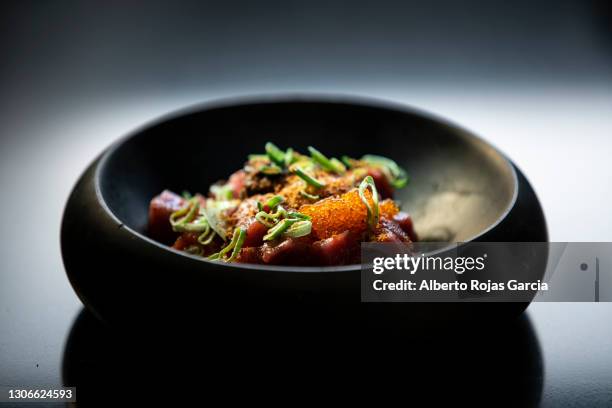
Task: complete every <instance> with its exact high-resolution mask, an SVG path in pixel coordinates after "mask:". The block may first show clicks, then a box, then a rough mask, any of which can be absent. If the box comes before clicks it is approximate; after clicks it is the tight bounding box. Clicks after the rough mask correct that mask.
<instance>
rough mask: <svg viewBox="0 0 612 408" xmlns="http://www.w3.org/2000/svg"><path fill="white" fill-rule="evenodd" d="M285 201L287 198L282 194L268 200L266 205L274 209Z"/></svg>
mask: <svg viewBox="0 0 612 408" xmlns="http://www.w3.org/2000/svg"><path fill="white" fill-rule="evenodd" d="M283 201H285V198H284V197H283V196H281V195H277V196H274V197H272V198H270V199H269V200H268V201H266V206H267V207H268V208H269V209H270V211H272V210H274V209H275V208H276V207H277V206H278V205H279V204H280V203H282V202H283Z"/></svg>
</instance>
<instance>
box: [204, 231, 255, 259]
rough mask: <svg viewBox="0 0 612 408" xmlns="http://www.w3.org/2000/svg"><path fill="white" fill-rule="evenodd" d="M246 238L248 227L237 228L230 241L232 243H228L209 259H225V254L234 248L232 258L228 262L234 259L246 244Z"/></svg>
mask: <svg viewBox="0 0 612 408" xmlns="http://www.w3.org/2000/svg"><path fill="white" fill-rule="evenodd" d="M245 239H246V229H244V228H236V229H235V230H234V235H232V240H231V241H230V243H229V244H227V246H226V247H225V248H223V249H222V250H221V251H219V252H217V253H216V254H212V255H210V256H209V257H208V259H209V260H217V259H223V258H224V257H225V255H226V254H227V253H228V252H229V251H231V250H232V249H233V251H232V254H231V256H230V258H229V259H228V262H229V261H233V260H234V259H235V258H236V256H237V255H238V253H239V252H240V250H241V249H242V245H243V244H244V240H245Z"/></svg>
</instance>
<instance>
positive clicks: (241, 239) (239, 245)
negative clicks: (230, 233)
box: [227, 228, 247, 262]
mask: <svg viewBox="0 0 612 408" xmlns="http://www.w3.org/2000/svg"><path fill="white" fill-rule="evenodd" d="M238 230H239V232H238V239H237V240H236V244H235V245H234V249H233V251H232V255H231V256H230V257H229V258H228V259H227V262H233V261H234V260H235V259H236V257H237V256H238V254H240V250H241V249H242V245H243V244H244V240H245V239H246V237H247V232H246V229H244V228H239V229H238ZM234 235H236V232H235V231H234Z"/></svg>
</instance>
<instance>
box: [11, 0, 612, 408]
mask: <svg viewBox="0 0 612 408" xmlns="http://www.w3.org/2000/svg"><path fill="white" fill-rule="evenodd" d="M0 7H1V10H0V29H1V30H2V32H1V36H0V58H1V63H0V84H1V88H0V89H1V90H2V98H1V99H0V135H1V138H2V139H1V142H0V187H1V190H0V191H2V199H0V217H2V225H3V232H4V239H3V244H2V245H1V246H0V259H1V264H0V265H1V270H0V271H1V274H2V275H1V278H0V279H1V280H0V384H7V385H18V384H22V385H23V384H39V385H40V384H56V383H59V382H60V381H61V379H60V375H59V373H60V361H61V352H62V349H63V345H64V341H65V338H66V335H67V333H68V330H69V329H70V327H71V324H72V321H73V319H74V317H75V316H76V314H77V313H78V311H79V310H80V308H81V305H80V302H79V301H78V299H77V298H76V296H75V295H74V293H73V291H72V289H71V288H70V286H69V284H68V281H67V279H66V278H65V275H64V270H63V266H62V262H61V258H60V252H59V225H60V217H61V213H62V209H63V205H64V203H65V200H66V198H67V196H68V194H69V192H70V189H71V187H72V185H73V183H74V182H75V181H76V179H77V178H78V176H79V174H80V173H81V171H82V170H83V169H84V168H85V166H86V165H87V164H88V163H89V162H90V161H91V160H92V158H93V157H94V156H96V155H97V154H98V153H99V152H100V151H101V150H102V149H104V148H105V147H106V146H108V145H109V144H110V143H111V142H112V141H114V140H115V139H116V138H118V137H119V136H120V135H122V134H124V133H126V132H127V131H129V130H131V129H133V128H135V127H137V126H139V125H140V124H142V123H143V122H146V121H148V120H150V119H152V118H154V117H156V116H158V115H160V114H163V113H166V112H167V111H170V110H174V109H177V108H180V107H183V106H185V105H189V104H192V103H196V102H201V101H206V100H211V99H215V98H219V97H227V96H237V95H243V94H254V93H273V92H281V91H282V92H304V91H307V92H332V93H336V92H340V93H348V94H357V95H365V96H373V97H378V98H384V99H389V100H392V101H397V102H401V103H406V104H411V105H414V106H417V107H419V108H423V109H425V110H429V111H431V112H434V113H436V114H439V115H442V116H444V117H447V118H449V119H451V120H453V121H455V122H457V123H459V124H461V125H463V126H465V127H467V128H469V129H471V130H473V131H475V132H476V133H478V134H480V135H482V136H484V137H485V138H486V139H488V140H489V141H491V142H492V143H493V144H494V145H496V146H497V147H499V148H500V149H501V150H503V151H504V152H506V153H507V154H508V155H509V156H510V158H512V159H513V160H514V161H515V162H516V163H517V164H518V166H520V167H521V168H522V169H523V170H524V172H525V174H526V175H527V177H528V178H529V179H530V181H531V182H532V183H533V185H534V187H535V189H536V191H537V193H538V195H539V197H540V198H541V201H542V204H543V206H544V210H545V213H546V216H547V218H548V222H549V229H550V238H551V240H553V241H612V221H611V217H610V208H612V187H611V185H612V183H611V182H610V174H611V169H612V165H611V159H610V154H611V153H612V139H611V137H612V69H611V68H612V20H611V12H610V8H609V6H607V5H606V3H605V2H603V1H601V2H592V1H561V2H557V1H541V2H522V3H517V2H505V1H477V2H474V1H469V2H463V1H462V2H459V1H456V2H455V1H427V2H408V1H406V2H394V3H385V2H380V1H377V2H372V3H371V4H366V3H360V2H355V1H347V2H338V3H335V2H334V3H330V2H324V3H319V4H316V3H313V2H296V1H279V2H276V3H269V4H267V5H265V6H264V5H263V4H262V3H261V2H258V3H257V4H255V2H253V3H252V4H249V3H245V4H242V3H236V2H223V3H221V2H218V3H213V2H182V3H181V4H180V5H178V4H174V5H170V4H168V3H158V2H146V3H145V2H123V1H121V2H120V1H105V2H97V3H94V2H68V1H59V2H15V3H3V5H2V6H0ZM587 261H589V260H587ZM528 313H529V315H530V317H531V318H532V321H533V322H534V325H535V328H536V331H537V336H538V338H539V341H540V343H541V346H542V351H543V354H544V363H545V384H544V396H543V405H545V406H557V405H559V404H561V403H563V404H566V405H569V404H571V403H585V401H588V404H589V405H588V406H609V405H607V404H608V403H612V386H611V384H612V341H611V340H612V304H533V305H532V306H531V307H530V308H529V311H528ZM36 364H38V367H37V366H36Z"/></svg>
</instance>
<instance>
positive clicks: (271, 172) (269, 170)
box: [259, 164, 283, 176]
mask: <svg viewBox="0 0 612 408" xmlns="http://www.w3.org/2000/svg"><path fill="white" fill-rule="evenodd" d="M259 172H260V173H263V174H265V175H266V176H276V175H277V174H281V173H282V172H283V169H281V168H280V167H278V166H277V165H275V164H273V165H270V166H262V167H261V168H260V169H259Z"/></svg>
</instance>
